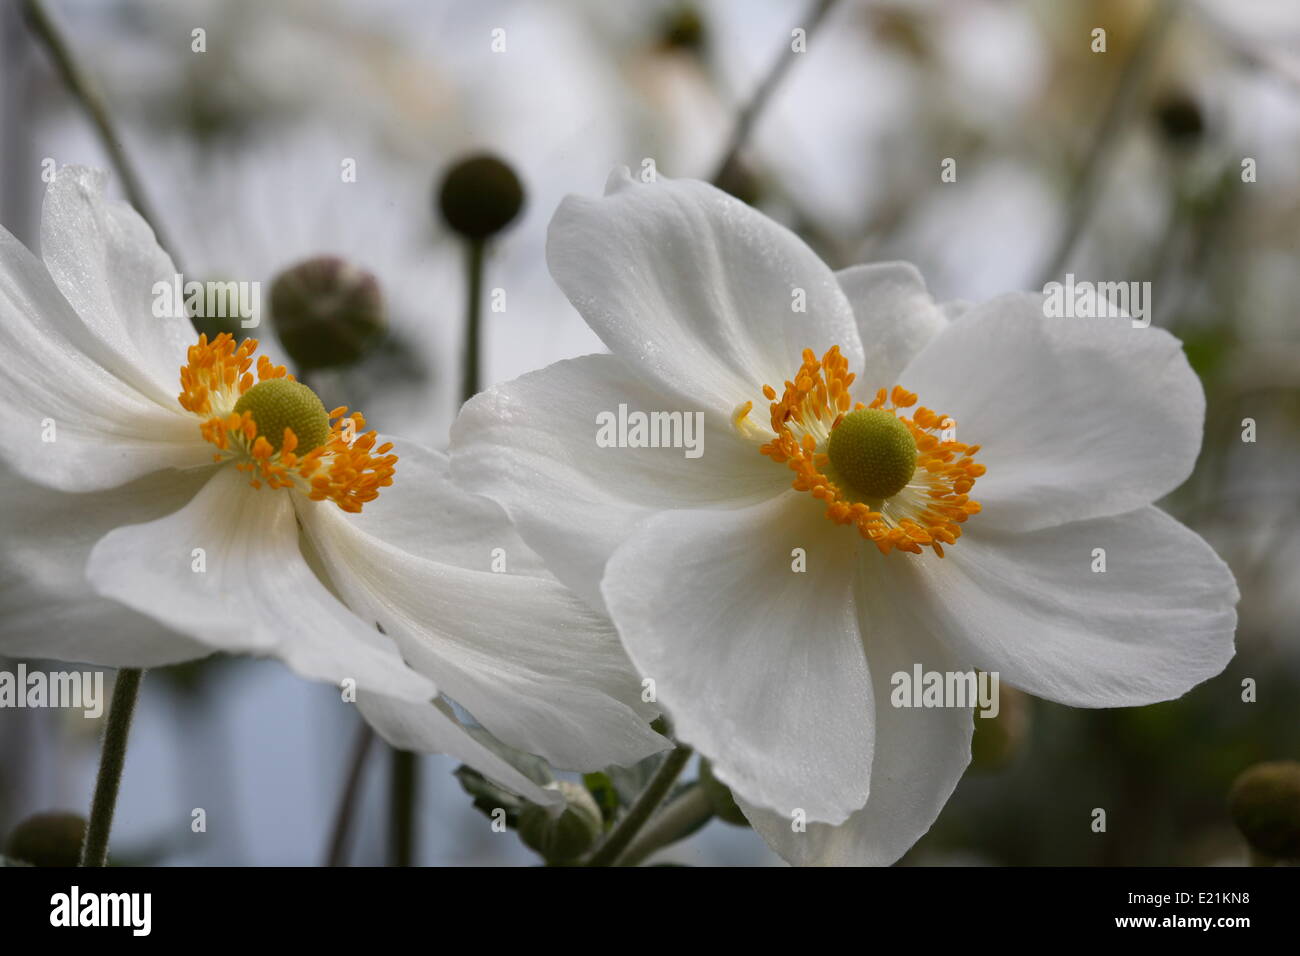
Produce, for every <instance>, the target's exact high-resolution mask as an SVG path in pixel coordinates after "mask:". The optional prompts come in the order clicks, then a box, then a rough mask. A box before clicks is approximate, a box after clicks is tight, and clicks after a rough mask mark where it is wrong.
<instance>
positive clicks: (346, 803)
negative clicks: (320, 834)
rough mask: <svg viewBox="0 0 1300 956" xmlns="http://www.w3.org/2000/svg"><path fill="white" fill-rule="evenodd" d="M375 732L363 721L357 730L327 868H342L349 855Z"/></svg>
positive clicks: (336, 818) (327, 858) (336, 817)
mask: <svg viewBox="0 0 1300 956" xmlns="http://www.w3.org/2000/svg"><path fill="white" fill-rule="evenodd" d="M374 739H375V732H374V731H373V730H371V729H370V725H369V724H367V723H366V722H365V721H362V722H361V724H360V725H359V726H358V728H357V737H356V742H355V743H354V744H353V745H352V759H351V760H349V761H348V776H347V779H346V781H344V784H343V793H342V794H341V795H340V797H339V806H338V809H337V810H336V811H335V813H334V828H333V831H332V833H331V836H330V845H329V850H328V851H327V852H326V854H325V865H326V866H342V865H343V861H344V856H345V855H346V854H347V844H348V836H349V834H350V833H351V831H352V816H353V814H354V813H355V812H356V806H357V794H358V792H359V791H360V789H361V772H362V771H363V770H364V769H365V766H366V757H367V755H369V753H370V745H371V743H373V742H374Z"/></svg>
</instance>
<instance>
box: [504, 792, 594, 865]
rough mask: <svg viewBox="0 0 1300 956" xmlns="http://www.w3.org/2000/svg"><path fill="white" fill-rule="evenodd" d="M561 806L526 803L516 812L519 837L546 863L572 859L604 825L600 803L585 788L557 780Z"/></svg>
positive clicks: (586, 849) (571, 860)
mask: <svg viewBox="0 0 1300 956" xmlns="http://www.w3.org/2000/svg"><path fill="white" fill-rule="evenodd" d="M557 786H558V787H559V788H560V793H561V794H563V795H564V807H563V809H560V810H556V809H554V808H551V807H539V806H537V805H536V804H529V805H528V806H526V807H524V809H523V811H522V812H521V813H520V814H519V838H520V839H521V840H523V841H524V844H525V845H526V846H528V847H531V848H532V849H534V850H536V851H537V852H538V853H540V854H541V855H542V858H543V859H544V860H546V862H547V863H559V864H564V863H572V862H574V861H575V860H577V859H578V857H580V856H582V855H583V854H584V853H586V852H587V851H588V850H589V849H591V847H592V846H593V845H594V844H595V842H596V840H597V839H598V838H599V837H600V835H601V833H602V832H604V829H605V821H604V819H603V818H602V817H601V815H600V807H598V806H597V805H596V801H595V799H594V798H593V797H592V795H591V794H590V793H588V792H587V788H586V787H584V786H582V784H579V783H573V782H572V781H569V780H561V781H559V782H558V783H557Z"/></svg>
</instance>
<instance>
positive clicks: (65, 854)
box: [5, 812, 86, 866]
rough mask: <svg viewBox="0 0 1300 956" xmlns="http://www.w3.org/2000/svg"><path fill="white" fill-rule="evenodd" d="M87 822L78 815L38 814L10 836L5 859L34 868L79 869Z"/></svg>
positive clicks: (19, 825) (23, 823)
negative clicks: (68, 867) (65, 867)
mask: <svg viewBox="0 0 1300 956" xmlns="http://www.w3.org/2000/svg"><path fill="white" fill-rule="evenodd" d="M85 836H86V820H85V818H84V817H81V816H78V815H77V814H75V813H61V812H52V813H38V814H35V815H34V816H30V817H28V818H27V819H26V820H24V821H23V822H22V823H20V824H18V826H17V827H16V828H14V831H13V832H12V833H10V834H9V840H8V842H7V843H6V844H5V856H7V857H9V858H10V859H14V860H20V861H22V862H23V863H30V864H31V865H32V866H76V865H77V863H78V861H79V860H80V857H81V843H82V841H83V840H84V839H85Z"/></svg>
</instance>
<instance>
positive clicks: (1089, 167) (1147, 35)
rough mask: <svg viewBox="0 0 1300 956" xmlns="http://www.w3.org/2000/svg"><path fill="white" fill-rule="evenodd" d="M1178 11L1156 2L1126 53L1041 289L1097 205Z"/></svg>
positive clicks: (1168, 0) (1170, 4) (1169, 1)
mask: <svg viewBox="0 0 1300 956" xmlns="http://www.w3.org/2000/svg"><path fill="white" fill-rule="evenodd" d="M1177 7H1178V5H1177V4H1176V3H1174V2H1173V0H1159V2H1158V3H1157V5H1156V7H1155V8H1154V9H1153V10H1152V11H1151V13H1150V14H1149V15H1148V16H1147V22H1146V24H1145V25H1144V26H1143V28H1142V33H1141V34H1140V35H1139V36H1138V39H1137V42H1136V43H1134V45H1133V50H1132V52H1130V53H1129V57H1128V60H1127V62H1125V64H1124V70H1123V72H1122V73H1121V74H1120V77H1119V79H1118V80H1117V81H1116V83H1115V91H1114V93H1112V94H1111V98H1110V102H1109V104H1107V106H1106V114H1105V116H1103V117H1102V120H1101V123H1100V124H1098V126H1097V130H1096V132H1095V133H1093V136H1092V141H1091V143H1090V145H1089V147H1088V153H1087V155H1086V156H1085V157H1084V160H1083V164H1082V165H1081V166H1080V167H1079V172H1078V174H1077V175H1076V176H1075V181H1074V188H1073V190H1072V192H1073V195H1072V196H1071V197H1070V207H1069V212H1068V213H1067V215H1066V221H1065V228H1064V229H1063V230H1062V231H1061V235H1060V238H1059V239H1058V240H1057V242H1056V247H1055V249H1054V250H1053V251H1052V255H1051V256H1050V257H1049V258H1048V260H1047V267H1046V268H1045V269H1044V271H1043V277H1042V278H1043V282H1042V284H1043V285H1046V284H1047V283H1048V282H1050V281H1052V280H1053V279H1056V278H1057V277H1058V276H1059V273H1060V272H1061V270H1062V269H1064V268H1065V262H1066V260H1067V259H1068V258H1069V256H1070V252H1071V250H1073V249H1074V245H1075V243H1076V242H1077V241H1078V239H1079V236H1080V235H1081V234H1082V232H1083V229H1084V227H1085V226H1086V225H1087V224H1088V220H1089V218H1090V215H1091V213H1092V211H1093V206H1094V205H1096V203H1095V200H1096V196H1097V192H1098V190H1099V189H1100V187H1101V180H1102V175H1101V174H1102V168H1103V166H1104V165H1105V161H1106V159H1107V158H1108V157H1109V156H1110V155H1112V154H1113V153H1114V152H1115V150H1114V140H1115V137H1116V135H1117V134H1118V133H1119V131H1120V130H1121V129H1122V128H1123V127H1124V125H1125V124H1126V123H1127V122H1128V119H1129V117H1130V116H1131V115H1132V113H1133V110H1134V108H1135V107H1136V105H1137V101H1138V94H1139V93H1140V92H1141V90H1142V88H1143V86H1144V85H1145V84H1146V79H1147V76H1148V75H1149V74H1150V73H1151V70H1152V67H1153V66H1154V64H1155V63H1156V62H1157V57H1156V55H1155V54H1156V51H1157V48H1158V47H1159V45H1160V41H1161V39H1162V38H1163V37H1164V35H1165V33H1166V32H1167V29H1168V27H1169V23H1170V21H1171V19H1172V18H1173V16H1174V13H1175V12H1176V11H1177Z"/></svg>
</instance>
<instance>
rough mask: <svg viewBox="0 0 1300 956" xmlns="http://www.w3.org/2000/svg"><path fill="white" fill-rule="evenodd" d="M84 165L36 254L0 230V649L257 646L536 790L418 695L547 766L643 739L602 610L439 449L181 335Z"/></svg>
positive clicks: (634, 748) (81, 653)
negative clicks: (462, 483)
mask: <svg viewBox="0 0 1300 956" xmlns="http://www.w3.org/2000/svg"><path fill="white" fill-rule="evenodd" d="M102 189H103V176H102V174H98V173H93V172H90V171H87V170H83V169H78V168H74V167H66V168H64V169H62V170H60V171H59V173H58V175H57V177H56V180H55V182H54V183H53V184H52V185H51V186H50V189H49V191H48V193H47V196H46V203H45V209H44V217H43V222H42V235H41V245H42V251H43V256H44V262H42V261H41V260H38V259H37V258H36V257H35V256H33V255H32V254H31V253H30V252H28V251H27V249H25V248H24V247H23V246H22V245H21V244H20V243H19V242H17V241H16V240H15V239H14V238H13V237H12V236H11V235H9V233H7V232H5V231H4V230H3V229H0V354H3V355H4V363H3V366H2V367H0V403H2V404H3V408H4V414H3V415H0V457H2V458H3V461H4V463H5V464H6V465H7V466H8V467H9V468H10V469H12V472H16V473H17V474H13V473H9V472H5V473H4V475H3V484H4V490H5V501H6V504H5V509H4V516H3V519H0V523H2V524H3V532H4V542H5V545H4V552H3V568H4V572H5V574H4V581H3V587H0V600H2V601H3V605H4V614H3V621H4V623H3V625H0V651H2V652H4V653H6V654H11V655H27V656H41V657H52V658H61V659H67V660H78V661H85V662H89V663H93V664H99V665H104V666H113V667H125V666H133V667H152V666H159V665H164V664H170V663H175V662H177V661H182V660H187V659H192V658H195V657H200V656H203V655H206V654H209V653H212V652H213V651H224V652H229V653H247V654H253V655H257V656H271V657H276V658H279V659H281V660H283V661H284V662H285V663H286V664H287V665H288V666H289V667H290V668H292V669H293V670H294V671H295V672H297V673H298V674H300V675H302V676H304V677H307V678H311V679H316V680H322V681H329V682H331V683H335V684H340V683H342V682H345V681H352V682H354V686H355V687H356V689H357V694H358V696H357V702H358V704H359V706H360V707H361V709H362V711H363V713H364V714H365V715H366V716H367V718H368V719H370V720H371V722H372V723H373V724H375V726H376V727H377V728H378V729H379V730H380V731H381V732H382V733H383V734H384V735H385V736H386V737H387V738H388V739H389V740H390V741H391V742H393V743H394V744H396V745H398V746H402V747H408V748H412V749H420V750H433V751H438V752H443V753H449V754H452V755H454V756H456V757H458V758H459V759H461V760H464V761H466V762H469V763H471V764H473V765H475V766H476V767H478V768H479V769H481V770H482V771H483V772H484V773H487V774H489V775H491V776H493V777H495V778H496V779H498V780H499V781H500V782H501V783H503V784H505V785H507V786H510V787H512V788H513V789H516V790H518V791H520V792H521V793H523V794H524V795H525V796H529V797H531V798H533V799H538V800H541V801H544V802H549V800H550V799H551V797H550V796H549V795H545V794H542V793H541V791H540V790H539V788H537V787H536V786H535V785H533V784H532V783H530V782H529V781H528V780H527V779H526V778H524V777H523V776H522V775H521V774H519V773H518V772H517V771H515V770H514V769H513V768H512V767H510V766H509V765H507V764H506V763H504V762H503V761H502V759H501V758H500V757H498V756H497V755H496V753H495V752H494V751H493V750H491V749H488V748H487V747H485V746H484V745H483V744H482V743H480V742H478V740H477V739H476V738H474V737H472V736H471V735H470V734H469V733H467V731H466V730H465V728H464V727H463V726H462V725H461V724H460V723H459V721H458V720H457V718H456V717H455V715H454V713H453V711H452V710H451V709H450V708H449V707H448V706H447V704H446V702H445V701H443V700H441V699H440V700H439V701H438V702H437V703H436V704H434V705H431V704H430V701H431V699H433V698H434V697H435V695H437V694H439V693H440V692H441V693H445V694H447V695H448V696H449V697H451V698H452V699H453V700H455V701H456V703H458V704H460V705H461V706H463V707H464V708H466V709H467V710H468V711H469V712H470V713H471V714H472V715H473V716H474V718H475V719H476V720H477V721H478V722H479V723H481V724H482V725H483V726H484V727H485V728H486V729H487V730H488V731H489V732H491V733H492V734H493V735H495V736H496V737H497V738H498V739H499V740H501V741H502V742H504V743H506V744H508V745H510V746H511V747H515V748H518V749H522V750H526V751H528V752H531V753H535V754H539V755H541V756H543V757H545V758H547V759H548V760H550V761H552V762H554V763H555V764H556V765H558V766H561V767H565V768H571V769H579V770H590V769H594V768H596V767H600V766H604V765H607V764H609V763H611V762H616V763H626V762H630V761H633V760H636V759H639V758H640V757H643V756H645V755H647V754H649V753H652V752H654V751H656V750H658V749H662V748H663V747H664V746H665V745H666V744H665V742H664V741H663V738H661V737H659V736H658V735H657V734H655V733H654V732H653V731H651V730H650V729H649V727H648V725H647V723H646V721H647V720H648V719H650V718H652V717H653V716H654V714H655V713H656V711H655V709H654V708H652V707H649V706H648V705H646V704H643V703H642V702H641V700H640V685H639V682H638V681H637V679H636V676H635V674H634V673H632V672H631V669H630V667H629V666H628V664H627V660H626V658H625V656H624V655H623V652H622V650H621V648H620V647H619V644H618V640H617V637H616V635H615V633H614V631H613V630H612V628H611V627H610V626H609V624H608V622H607V621H605V620H603V619H602V618H601V617H600V616H599V615H597V614H596V613H594V612H593V611H592V610H591V609H590V608H588V607H587V606H585V605H584V604H583V603H582V602H580V601H579V600H578V599H577V598H576V597H574V596H573V595H572V594H570V593H569V592H568V591H567V590H566V589H564V588H563V587H562V586H561V585H559V584H558V583H557V582H556V581H555V580H554V578H553V577H551V576H550V575H549V574H548V573H547V572H545V571H544V570H543V569H542V568H541V565H540V563H539V561H538V559H537V558H536V557H535V556H534V555H533V554H531V553H530V552H529V551H528V549H527V548H526V547H525V546H524V545H523V543H522V542H521V541H519V539H518V538H517V537H516V536H515V535H514V533H513V532H512V530H511V529H510V526H509V524H508V522H507V521H506V518H505V516H504V515H503V514H502V513H501V512H500V510H499V509H497V508H496V506H494V505H492V504H491V503H490V502H487V501H485V500H483V499H481V498H475V497H474V496H472V495H469V494H467V493H465V492H462V491H460V490H458V489H456V488H455V487H454V486H453V485H451V483H450V480H449V478H448V476H447V474H446V472H447V463H446V458H445V456H442V455H440V454H437V453H435V452H431V451H427V450H425V449H422V448H420V447H419V446H415V445H408V444H404V443H393V442H388V441H386V440H384V439H381V438H379V437H378V436H377V435H376V433H374V432H366V433H363V432H364V426H365V422H364V419H363V418H362V417H361V416H360V415H359V414H356V413H353V414H347V412H346V409H335V410H334V411H333V412H330V413H327V412H326V411H325V410H324V408H323V407H322V406H321V405H320V400H319V399H318V398H316V396H315V395H314V394H313V393H312V392H311V391H310V389H308V388H307V387H306V386H304V385H301V384H299V383H297V382H294V381H293V380H292V377H291V376H288V375H287V374H286V372H285V370H284V368H283V367H278V366H275V365H273V364H271V363H270V361H269V360H268V359H266V358H265V357H263V358H262V359H261V360H260V361H259V362H258V364H257V366H256V370H257V375H256V378H258V379H260V380H259V381H257V382H254V378H255V376H254V374H253V367H254V366H253V353H254V350H255V349H256V342H253V341H251V340H245V342H243V343H241V344H239V345H238V346H237V345H236V344H235V342H234V341H232V340H231V339H230V338H229V337H228V336H223V337H219V338H218V339H217V340H216V341H214V342H211V343H209V342H207V341H206V339H202V338H200V339H198V341H197V343H196V337H195V335H194V333H193V331H192V329H191V327H190V325H189V322H188V320H187V319H184V318H180V317H168V318H157V317H155V315H154V311H153V308H152V300H153V295H154V293H153V288H154V283H155V282H157V281H170V278H171V276H172V275H173V274H174V272H175V270H174V267H173V266H172V264H171V262H170V260H169V258H168V257H167V255H166V253H164V252H163V251H162V250H161V249H160V248H159V247H158V245H157V243H156V242H155V241H154V237H153V234H152V232H151V231H150V229H149V228H148V226H147V225H146V224H145V223H144V222H143V220H141V219H140V217H139V216H138V215H136V213H135V212H134V211H133V210H131V209H130V208H129V207H128V206H126V205H125V204H123V203H120V202H111V201H108V200H106V199H105V198H104V196H103V194H102ZM178 393H179V397H178ZM399 457H400V464H399ZM395 473H396V474H395ZM363 506H364V514H361V513H360V512H361V511H362V509H363ZM502 570H504V571H507V572H509V573H496V572H500V571H502ZM83 575H84V579H83ZM87 583H88V586H87ZM106 598H107V599H110V600H105V599H106ZM345 602H346V603H345ZM123 606H125V607H123ZM126 608H130V609H133V610H134V611H135V612H139V613H138V614H136V613H130V612H128V611H127V610H126ZM140 615H147V618H146V617H141V616H140ZM149 619H152V621H151V620H149ZM153 622H157V623H156V624H155V623H153ZM381 629H382V633H381ZM385 635H387V636H385ZM404 658H405V660H404ZM408 664H409V666H408Z"/></svg>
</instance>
